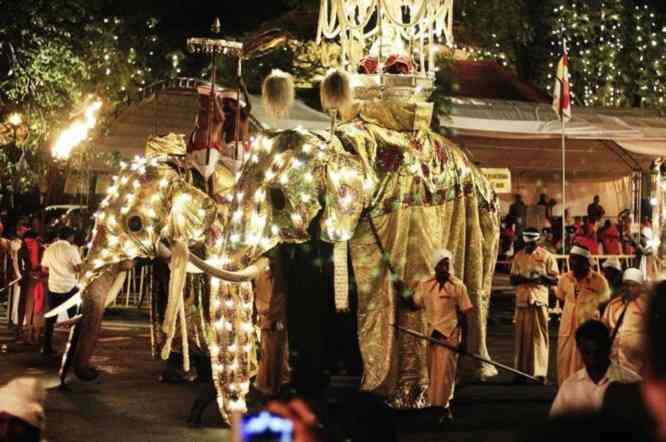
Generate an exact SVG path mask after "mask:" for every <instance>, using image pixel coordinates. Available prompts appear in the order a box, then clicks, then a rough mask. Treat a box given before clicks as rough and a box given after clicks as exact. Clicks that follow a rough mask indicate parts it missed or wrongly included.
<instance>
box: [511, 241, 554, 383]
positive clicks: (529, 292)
mask: <svg viewBox="0 0 666 442" xmlns="http://www.w3.org/2000/svg"><path fill="white" fill-rule="evenodd" d="M538 240H539V232H538V230H537V229H535V228H528V229H526V230H525V232H523V241H524V242H525V248H524V249H523V250H521V251H520V252H518V253H517V254H516V256H515V257H514V258H513V263H512V265H511V284H513V285H514V286H516V323H515V324H516V325H515V335H514V341H513V342H514V366H515V368H516V369H517V370H520V371H522V372H525V373H528V374H531V375H532V376H534V377H538V378H542V379H545V378H546V376H548V287H549V286H554V285H556V284H557V276H558V275H559V269H558V267H557V260H556V259H555V257H554V256H553V255H551V254H550V253H549V252H547V251H546V250H545V249H544V248H543V247H540V246H538V245H537V241H538ZM522 381H523V378H521V377H516V380H515V382H516V383H519V382H522Z"/></svg>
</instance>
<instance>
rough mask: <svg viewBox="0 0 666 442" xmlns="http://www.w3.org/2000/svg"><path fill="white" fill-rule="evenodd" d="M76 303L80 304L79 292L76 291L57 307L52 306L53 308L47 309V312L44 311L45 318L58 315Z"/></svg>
mask: <svg viewBox="0 0 666 442" xmlns="http://www.w3.org/2000/svg"><path fill="white" fill-rule="evenodd" d="M77 305H81V293H80V292H79V293H77V294H76V295H74V296H72V297H71V298H69V299H68V300H67V301H65V302H63V303H62V304H60V305H59V306H58V307H56V308H54V309H53V310H49V311H48V312H46V313H44V317H45V318H53V317H58V315H59V314H60V313H62V312H66V311H67V310H68V309H70V308H72V307H75V306H77Z"/></svg>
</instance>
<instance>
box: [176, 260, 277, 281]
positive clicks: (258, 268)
mask: <svg viewBox="0 0 666 442" xmlns="http://www.w3.org/2000/svg"><path fill="white" fill-rule="evenodd" d="M189 259H190V262H191V263H192V264H193V265H194V266H195V267H197V268H198V269H200V270H201V271H203V272H204V273H206V274H208V275H210V276H213V277H215V278H220V279H224V280H225V281H229V282H246V281H252V280H253V279H255V278H256V277H257V276H258V275H259V274H260V273H262V272H264V271H266V270H268V268H269V262H268V258H259V260H257V262H255V263H254V264H252V265H251V266H249V267H246V268H245V269H243V270H239V271H237V272H234V271H230V270H224V269H219V268H216V267H213V266H212V265H210V264H208V263H207V262H206V261H204V260H202V259H201V258H198V257H196V256H195V255H193V254H190V257H189Z"/></svg>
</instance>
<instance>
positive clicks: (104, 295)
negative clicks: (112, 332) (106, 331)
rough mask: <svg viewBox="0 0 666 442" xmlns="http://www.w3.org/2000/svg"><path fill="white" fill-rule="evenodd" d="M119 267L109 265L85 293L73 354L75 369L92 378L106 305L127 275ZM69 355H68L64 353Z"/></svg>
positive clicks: (80, 374)
mask: <svg viewBox="0 0 666 442" xmlns="http://www.w3.org/2000/svg"><path fill="white" fill-rule="evenodd" d="M120 270H121V269H120V268H119V267H118V266H117V265H114V266H112V267H110V268H109V270H107V271H105V272H104V273H103V274H102V275H101V276H100V277H99V278H97V279H95V280H94V281H93V282H92V283H91V284H90V285H89V286H88V287H86V289H85V290H84V292H83V293H82V296H81V297H82V304H81V314H82V315H83V317H82V318H81V321H80V322H79V324H77V325H76V326H77V327H79V328H80V331H79V336H80V340H79V342H78V345H76V347H75V353H74V355H72V356H71V357H72V365H73V367H74V372H75V373H76V375H77V377H79V378H80V379H83V380H89V379H93V378H94V377H96V374H95V373H94V371H92V370H91V368H90V359H91V357H92V354H93V351H94V350H95V344H96V343H97V338H98V336H99V331H100V328H101V325H102V317H103V316H104V309H105V308H106V305H107V304H108V302H109V300H112V299H113V298H115V296H116V295H117V292H118V291H119V288H122V283H123V281H124V279H121V278H123V277H124V275H125V274H124V273H120ZM113 292H116V293H113ZM67 356H68V355H65V357H67Z"/></svg>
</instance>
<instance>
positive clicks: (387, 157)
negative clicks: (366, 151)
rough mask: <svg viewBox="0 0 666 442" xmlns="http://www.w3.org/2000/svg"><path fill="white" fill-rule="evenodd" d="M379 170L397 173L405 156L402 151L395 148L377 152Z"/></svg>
mask: <svg viewBox="0 0 666 442" xmlns="http://www.w3.org/2000/svg"><path fill="white" fill-rule="evenodd" d="M377 159H378V163H379V168H380V170H382V171H383V172H396V171H397V170H398V169H399V168H400V165H401V164H402V160H403V155H402V151H401V150H400V149H397V148H395V147H390V146H385V147H381V148H380V149H379V151H378V152H377Z"/></svg>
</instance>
